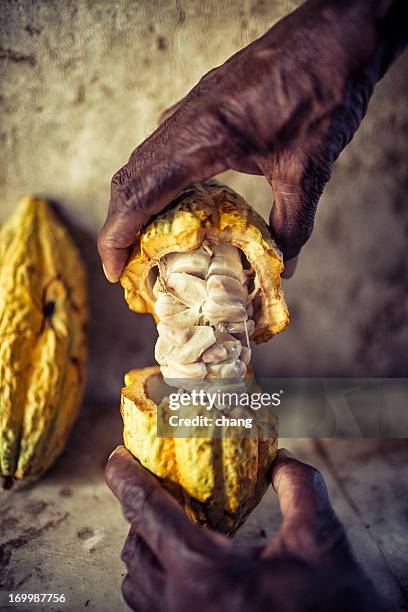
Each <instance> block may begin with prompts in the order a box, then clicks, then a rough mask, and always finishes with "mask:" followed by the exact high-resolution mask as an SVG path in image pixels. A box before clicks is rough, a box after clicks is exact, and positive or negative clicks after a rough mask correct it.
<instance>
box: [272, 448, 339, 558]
mask: <svg viewBox="0 0 408 612" xmlns="http://www.w3.org/2000/svg"><path fill="white" fill-rule="evenodd" d="M271 479H272V485H273V488H274V489H275V491H276V493H277V495H278V498H279V504H280V507H281V512H282V516H283V525H282V528H281V530H280V532H279V533H278V536H277V537H276V538H275V540H274V541H273V542H272V543H271V544H270V545H268V547H267V548H266V549H265V554H266V555H267V556H268V555H270V554H272V553H276V552H277V551H278V550H281V551H282V549H283V550H285V551H290V552H292V553H294V554H296V555H298V556H302V557H303V558H306V559H309V560H314V561H317V560H321V558H322V556H325V555H327V554H328V551H330V554H331V558H333V559H334V557H335V556H336V555H337V557H338V555H343V556H344V555H349V554H350V551H349V546H348V541H347V538H346V535H345V532H344V529H343V527H342V525H341V523H340V522H339V520H338V518H337V516H336V514H335V512H334V510H333V508H332V506H331V503H330V499H329V495H328V492H327V487H326V484H325V482H324V479H323V476H322V474H321V473H320V472H319V471H318V470H316V469H315V468H314V467H312V466H311V465H308V464H306V463H302V462H301V461H299V460H298V459H296V458H295V457H294V456H293V455H292V454H291V453H289V452H288V451H286V450H284V449H282V450H280V451H279V452H278V457H277V459H276V461H275V462H274V463H273V466H272V472H271Z"/></svg>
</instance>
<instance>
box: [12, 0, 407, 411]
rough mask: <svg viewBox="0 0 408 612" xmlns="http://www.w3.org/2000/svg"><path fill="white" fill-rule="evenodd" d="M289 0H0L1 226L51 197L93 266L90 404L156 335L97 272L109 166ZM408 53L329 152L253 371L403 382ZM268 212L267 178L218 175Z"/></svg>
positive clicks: (115, 387) (146, 358)
mask: <svg viewBox="0 0 408 612" xmlns="http://www.w3.org/2000/svg"><path fill="white" fill-rule="evenodd" d="M296 4H299V2H293V1H292V2H289V1H288V2H284V1H283V0H273V1H270V2H264V1H263V0H243V1H240V2H238V1H237V0H205V1H196V0H188V1H187V0H175V1H173V0H161V1H158V0H149V2H147V1H146V0H136V1H131V0H117V1H114V2H112V1H109V0H76V1H73V2H67V1H64V0H59V1H58V0H25V1H22V0H2V3H1V15H0V19H1V24H0V33H1V34H0V35H1V40H0V82H1V92H0V94H1V95H0V116H1V125H0V139H1V146H0V156H1V159H0V202H1V205H0V222H1V221H2V220H4V218H5V217H6V216H7V215H8V214H9V213H10V212H11V211H12V209H13V207H14V205H15V203H16V201H17V200H18V198H19V197H21V196H22V195H25V194H28V193H36V194H42V195H44V196H46V197H48V198H50V199H53V200H55V201H56V202H58V203H59V205H60V207H61V210H62V212H63V214H64V216H65V217H66V218H67V220H68V222H69V224H70V225H71V227H72V231H73V233H74V236H75V238H76V240H77V241H78V243H79V245H80V247H81V249H82V252H83V255H84V258H85V260H86V263H87V266H88V269H89V281H90V291H91V312H92V318H91V338H90V340H91V367H90V376H89V383H88V400H90V401H92V402H96V401H98V402H99V401H100V402H103V403H105V402H107V401H110V400H111V399H112V400H114V401H116V399H117V397H118V391H119V388H120V386H121V380H122V374H123V373H124V371H126V370H127V369H129V368H131V367H141V366H144V365H150V364H151V363H153V344H154V338H155V329H154V325H153V323H152V321H151V320H150V319H149V317H143V316H138V315H135V314H133V313H130V312H129V311H128V310H127V307H126V305H125V303H124V300H123V297H122V290H121V288H120V287H119V286H110V285H109V284H108V283H107V282H105V280H104V277H103V275H102V273H101V270H100V266H99V259H98V255H97V252H96V246H95V240H96V234H97V232H98V229H99V227H100V226H101V224H102V223H103V221H104V218H105V214H106V208H107V203H108V197H109V182H110V178H111V176H112V174H113V172H114V171H115V170H116V169H117V168H118V167H120V166H121V165H122V164H123V163H124V162H125V161H126V159H127V158H128V156H129V154H130V152H131V150H132V149H133V148H134V147H135V146H136V145H137V144H138V143H139V142H141V141H142V140H143V139H144V138H145V137H146V136H147V135H148V134H149V133H150V132H151V131H152V130H153V129H154V127H155V124H156V121H157V117H158V115H159V114H160V112H161V111H162V110H164V109H165V108H166V107H167V106H169V105H170V104H172V103H174V102H175V101H176V100H177V99H178V98H180V97H181V96H183V95H184V94H185V93H186V92H187V91H188V90H189V89H190V88H191V87H192V86H193V85H194V84H195V82H196V81H197V80H198V79H199V78H200V76H201V75H202V74H203V73H205V72H206V71H207V70H209V69H210V68H212V67H214V66H216V65H217V64H219V63H221V62H222V61H224V60H225V59H226V58H227V57H228V56H229V55H231V54H232V53H233V52H234V51H236V50H238V49H239V48H240V47H242V46H243V45H245V44H247V43H248V42H250V41H251V40H253V39H254V38H257V37H258V36H259V35H261V34H262V33H263V32H264V31H265V30H266V29H268V28H269V27H270V26H271V25H272V24H273V23H274V22H275V21H276V20H277V19H279V18H280V17H282V16H283V15H284V14H286V13H287V12H289V11H290V10H292V9H293V8H294V7H295V6H296ZM407 68H408V57H407V56H403V57H401V58H400V59H399V60H398V61H397V63H396V64H395V65H394V66H393V68H392V70H391V71H390V72H389V73H388V74H387V75H386V77H385V78H384V79H383V81H382V82H381V83H380V84H379V85H378V87H377V89H376V91H375V94H374V96H373V98H372V101H371V103H370V107H369V111H368V115H367V118H366V119H365V120H364V122H363V124H362V127H361V128H360V130H359V132H358V134H357V136H356V137H355V139H354V140H353V142H352V143H351V145H350V146H349V147H348V148H347V149H346V151H345V152H344V153H343V155H342V156H341V158H340V160H339V161H338V162H337V164H336V167H335V172H334V176H333V179H332V181H331V182H330V184H329V186H328V188H327V189H326V192H325V194H324V196H323V198H322V201H321V204H320V208H319V212H318V216H317V222H316V229H315V232H314V235H313V237H312V239H311V241H310V242H309V244H308V245H307V246H306V248H305V249H304V251H303V255H302V258H301V260H300V265H299V268H298V272H297V274H296V276H295V277H294V278H293V279H292V280H291V281H289V282H286V283H285V289H286V296H287V301H288V305H289V308H290V311H291V315H292V323H291V326H290V327H289V329H288V330H287V331H286V332H285V333H284V334H282V335H281V336H280V337H277V338H275V339H274V340H273V341H272V342H271V343H269V344H268V345H265V346H261V347H258V348H257V349H256V351H255V367H256V371H257V373H258V374H259V375H263V376H266V375H273V374H276V375H280V376H404V375H405V376H406V375H407V371H408V367H407V358H406V356H407V340H408V331H407V323H406V321H407V314H408V312H407V294H406V289H407V280H408V263H407V258H406V245H407V236H408V207H407V205H406V204H407V202H406V200H407V193H408V183H407V171H406V170H407V168H406V159H407V149H408V138H407V136H408V83H407V79H406V74H407ZM222 178H224V179H225V181H226V182H227V183H229V184H230V185H231V186H233V187H235V188H236V189H237V190H239V191H240V192H241V193H242V194H243V195H244V196H246V197H247V199H248V200H249V201H250V202H251V203H252V204H253V205H255V207H256V208H257V209H258V210H259V211H260V212H261V213H262V214H264V215H265V216H266V215H267V214H268V211H269V208H270V206H271V204H272V193H271V191H270V189H269V187H268V186H267V185H266V181H265V180H264V179H262V178H254V177H248V176H244V175H237V174H234V173H227V176H225V177H222Z"/></svg>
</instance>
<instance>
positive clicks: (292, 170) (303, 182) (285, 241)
mask: <svg viewBox="0 0 408 612" xmlns="http://www.w3.org/2000/svg"><path fill="white" fill-rule="evenodd" d="M256 161H257V165H258V167H259V169H260V170H261V171H262V172H263V174H264V175H265V177H266V179H267V180H268V182H269V184H270V185H271V187H272V190H273V193H274V204H273V206H272V210H271V213H270V217H269V223H270V228H271V231H272V234H273V236H274V238H275V240H276V242H277V244H278V246H279V248H280V249H281V251H282V253H283V257H284V259H285V261H288V260H291V259H293V258H294V257H297V256H298V255H299V252H300V250H301V249H302V247H303V246H304V245H305V244H306V242H307V241H308V240H309V238H310V236H311V234H312V232H313V226H314V220H315V215H316V208H317V205H318V203H319V199H320V196H321V194H322V192H323V189H324V186H325V184H326V183H327V181H328V180H329V178H330V169H331V165H330V163H328V162H324V163H323V162H322V164H319V165H318V164H316V163H315V162H306V161H305V162H299V161H297V160H295V159H294V160H293V161H292V162H291V164H287V165H285V167H283V168H282V167H280V164H279V163H278V162H277V161H276V160H275V159H271V158H268V157H267V158H257V160H256ZM286 166H287V167H286ZM292 166H293V167H292ZM278 174H279V176H278Z"/></svg>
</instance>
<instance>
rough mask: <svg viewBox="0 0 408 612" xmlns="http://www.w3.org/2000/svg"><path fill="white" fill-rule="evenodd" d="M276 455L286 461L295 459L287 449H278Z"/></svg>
mask: <svg viewBox="0 0 408 612" xmlns="http://www.w3.org/2000/svg"><path fill="white" fill-rule="evenodd" d="M278 454H279V456H280V457H286V458H288V459H296V457H295V455H293V454H292V453H291V452H290V451H288V449H287V448H280V449H279V450H278Z"/></svg>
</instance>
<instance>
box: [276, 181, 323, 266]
mask: <svg viewBox="0 0 408 612" xmlns="http://www.w3.org/2000/svg"><path fill="white" fill-rule="evenodd" d="M284 189H285V190H284ZM289 189H290V188H289V187H286V188H283V187H279V188H278V187H274V189H273V193H274V197H275V201H274V204H273V206H272V210H271V212H270V215H269V225H270V228H271V231H272V234H273V236H274V238H275V240H276V242H277V244H278V246H279V248H280V249H281V251H282V253H283V257H284V259H285V260H291V259H293V258H295V257H297V256H298V255H299V253H300V250H301V249H302V247H303V246H304V245H305V244H306V242H307V241H308V240H309V238H310V236H311V235H312V231H313V226H314V219H315V214H316V207H317V202H318V200H315V199H309V197H308V196H307V195H306V194H304V193H302V192H299V191H290V190H289Z"/></svg>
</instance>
